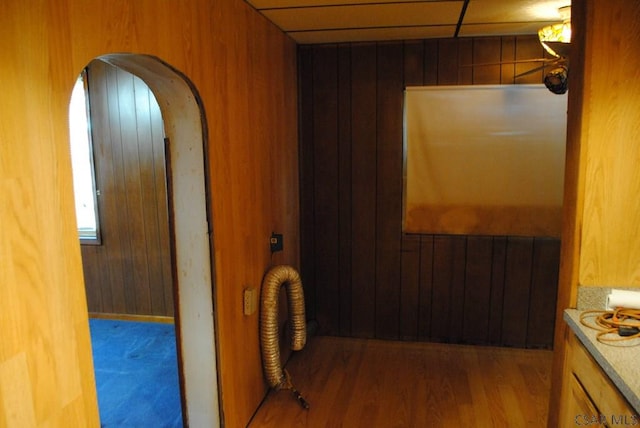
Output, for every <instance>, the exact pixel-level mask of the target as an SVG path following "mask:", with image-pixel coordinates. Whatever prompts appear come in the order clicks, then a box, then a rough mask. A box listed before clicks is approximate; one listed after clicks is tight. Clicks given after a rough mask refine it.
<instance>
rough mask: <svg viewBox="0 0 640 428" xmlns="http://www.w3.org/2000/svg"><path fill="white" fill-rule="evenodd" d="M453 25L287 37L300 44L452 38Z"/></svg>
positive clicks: (301, 34) (298, 32)
mask: <svg viewBox="0 0 640 428" xmlns="http://www.w3.org/2000/svg"><path fill="white" fill-rule="evenodd" d="M455 31H456V26H455V25H439V26H426V27H402V28H399V27H392V28H368V29H353V30H329V31H297V32H295V31H294V32H289V33H287V34H289V36H290V37H291V38H292V39H294V40H295V41H296V42H298V43H300V44H316V43H341V42H364V41H377V40H411V39H431V38H449V37H453V35H454V34H455Z"/></svg>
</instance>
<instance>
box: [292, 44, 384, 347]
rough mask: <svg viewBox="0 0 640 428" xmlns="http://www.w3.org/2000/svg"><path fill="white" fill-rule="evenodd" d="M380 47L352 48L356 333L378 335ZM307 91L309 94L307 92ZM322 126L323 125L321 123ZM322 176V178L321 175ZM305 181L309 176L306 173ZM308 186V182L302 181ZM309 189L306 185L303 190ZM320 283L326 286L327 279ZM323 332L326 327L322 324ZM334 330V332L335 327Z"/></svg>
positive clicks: (353, 324)
mask: <svg viewBox="0 0 640 428" xmlns="http://www.w3.org/2000/svg"><path fill="white" fill-rule="evenodd" d="M376 55H377V47H376V45H372V44H367V45H362V46H359V47H358V48H357V49H352V50H351V112H350V116H349V117H348V118H347V119H348V120H349V121H350V123H351V201H352V202H351V215H352V219H353V220H352V222H351V241H352V245H351V257H352V258H351V269H352V276H351V281H352V284H351V333H352V334H353V335H354V336H356V337H374V336H375V308H376V298H375V292H376V276H375V265H376V187H375V186H376V177H377V172H376V166H377V164H376V126H375V123H376V119H377V117H376V100H377V96H376V79H377V61H376ZM303 96H304V94H303ZM318 126H322V125H321V124H318ZM318 179H319V180H322V177H318ZM303 180H304V178H303ZM301 185H302V186H304V183H302V184H301ZM303 191H304V190H303ZM318 286H319V287H320V288H324V287H323V286H322V285H321V284H319V285H318ZM322 328H323V331H327V330H324V326H322ZM329 332H330V331H329Z"/></svg>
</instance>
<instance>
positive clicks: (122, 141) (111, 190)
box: [82, 61, 174, 317]
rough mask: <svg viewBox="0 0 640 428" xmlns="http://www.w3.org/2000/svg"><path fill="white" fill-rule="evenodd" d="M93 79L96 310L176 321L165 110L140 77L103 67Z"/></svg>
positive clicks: (87, 255) (90, 264)
mask: <svg viewBox="0 0 640 428" xmlns="http://www.w3.org/2000/svg"><path fill="white" fill-rule="evenodd" d="M87 75H88V85H89V99H90V103H91V108H90V118H91V123H92V128H91V130H92V136H93V146H94V152H95V169H96V186H97V188H98V189H99V190H100V193H101V194H100V196H99V197H98V201H99V204H98V210H99V212H100V220H101V221H100V225H101V238H102V243H101V245H83V246H82V260H83V267H84V270H85V272H86V274H85V286H86V287H87V296H88V306H89V311H90V312H105V313H121V314H132V315H161V316H169V317H170V316H173V313H174V306H173V286H172V280H171V258H170V250H171V248H170V245H169V222H168V207H167V191H166V172H165V157H164V125H163V121H162V115H161V112H160V106H159V105H158V102H157V101H156V98H155V96H154V95H153V92H151V90H150V89H149V87H148V86H147V85H146V84H145V83H144V82H143V81H142V80H141V79H140V78H138V77H136V76H134V75H133V74H130V73H128V72H126V71H124V70H121V69H117V68H116V67H114V66H112V65H109V64H107V63H105V62H103V61H92V62H91V64H90V65H89V66H88V71H87ZM103 269H104V270H103ZM102 272H104V273H105V274H102Z"/></svg>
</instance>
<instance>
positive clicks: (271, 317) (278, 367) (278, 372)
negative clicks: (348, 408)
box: [260, 265, 308, 408]
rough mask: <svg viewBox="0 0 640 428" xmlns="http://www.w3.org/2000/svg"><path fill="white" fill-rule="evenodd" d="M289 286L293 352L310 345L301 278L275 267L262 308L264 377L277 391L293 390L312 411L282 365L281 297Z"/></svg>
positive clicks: (267, 280) (264, 283) (264, 288)
mask: <svg viewBox="0 0 640 428" xmlns="http://www.w3.org/2000/svg"><path fill="white" fill-rule="evenodd" d="M283 285H284V286H285V287H286V292H287V305H288V307H289V323H288V324H289V333H290V336H291V344H290V345H291V349H292V350H294V351H299V350H301V349H302V348H304V345H305V344H306V342H307V326H306V320H305V311H304V293H303V291H302V281H301V280H300V275H299V274H298V272H297V271H296V270H295V269H294V268H292V267H291V266H286V265H280V266H275V267H273V268H271V269H270V270H269V271H268V272H267V274H266V275H265V277H264V279H263V281H262V292H261V299H260V300H261V306H260V345H261V351H262V364H263V367H264V375H265V378H266V379H267V382H268V383H269V386H271V387H272V388H275V389H290V390H291V391H293V393H294V394H295V395H296V397H297V398H298V400H299V401H300V403H301V404H302V405H303V406H304V407H306V408H308V405H306V402H305V401H304V399H302V397H301V396H300V394H299V393H298V392H297V391H296V390H295V389H294V388H293V386H292V385H291V380H290V379H289V375H288V373H287V372H286V371H283V370H282V364H281V363H280V345H279V339H278V330H279V328H278V295H279V294H280V288H281V287H282V286H283Z"/></svg>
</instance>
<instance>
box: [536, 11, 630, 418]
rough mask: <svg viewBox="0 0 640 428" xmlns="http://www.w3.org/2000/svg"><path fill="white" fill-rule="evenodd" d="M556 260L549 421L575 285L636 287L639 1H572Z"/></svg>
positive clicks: (559, 398)
mask: <svg viewBox="0 0 640 428" xmlns="http://www.w3.org/2000/svg"><path fill="white" fill-rule="evenodd" d="M571 16H572V19H571V26H572V38H571V67H572V68H571V80H570V90H569V113H568V122H567V125H568V126H567V171H566V175H565V204H566V209H565V212H564V218H563V233H562V239H563V245H562V256H561V257H562V263H561V271H560V281H559V288H560V289H559V293H558V308H557V322H556V332H555V343H554V350H555V352H554V364H553V383H552V390H551V400H550V411H549V423H548V426H557V425H558V414H559V410H560V404H561V403H562V402H564V401H565V400H566V399H567V397H569V396H570V394H571V391H569V390H567V388H565V390H563V388H562V386H563V382H566V380H567V378H568V377H570V376H571V373H569V371H568V370H566V369H565V359H566V353H565V348H566V346H567V343H566V340H567V337H568V336H567V332H568V329H569V327H568V326H567V324H566V323H565V322H564V321H563V320H562V319H561V316H562V313H563V311H564V309H565V308H573V307H576V304H577V294H578V287H579V286H594V287H602V286H607V287H608V286H611V285H624V286H625V287H640V270H639V268H638V258H639V257H640V237H639V234H638V233H639V232H638V224H640V211H639V210H638V209H637V208H636V202H637V201H638V194H639V193H640V180H638V161H637V160H638V156H639V155H640V146H638V144H637V141H638V138H639V137H640V135H639V134H638V129H639V128H638V123H639V122H640V80H639V79H637V78H636V79H634V78H632V76H637V75H638V70H639V69H640V50H638V49H637V47H638V46H639V45H640V32H638V31H637V30H638V26H639V25H640V3H638V2H637V1H635V0H623V1H616V2H601V1H598V0H574V1H572V5H571Z"/></svg>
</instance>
